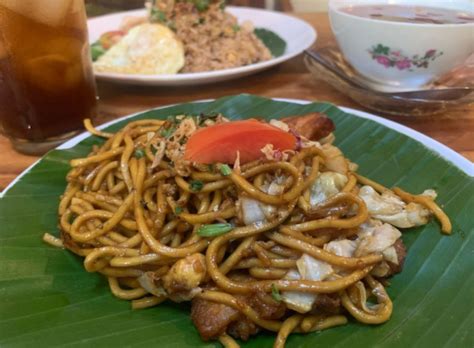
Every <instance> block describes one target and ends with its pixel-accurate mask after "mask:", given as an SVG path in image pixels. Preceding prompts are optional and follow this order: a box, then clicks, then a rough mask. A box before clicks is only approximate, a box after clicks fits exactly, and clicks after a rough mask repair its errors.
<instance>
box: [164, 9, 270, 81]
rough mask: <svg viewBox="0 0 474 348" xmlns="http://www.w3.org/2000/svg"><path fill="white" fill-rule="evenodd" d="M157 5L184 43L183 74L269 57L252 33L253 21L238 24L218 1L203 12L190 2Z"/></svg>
mask: <svg viewBox="0 0 474 348" xmlns="http://www.w3.org/2000/svg"><path fill="white" fill-rule="evenodd" d="M156 6H157V8H158V9H159V11H160V13H162V14H164V15H165V16H166V19H165V21H166V23H167V25H168V26H170V27H172V28H173V29H174V30H175V32H176V35H177V36H178V38H179V39H180V40H181V41H182V42H183V45H184V49H185V65H184V67H183V69H182V70H181V71H180V72H182V73H186V72H187V73H189V72H200V71H211V70H220V69H228V68H234V67H239V66H244V65H248V64H253V63H258V62H262V61H266V60H269V59H271V58H272V54H271V52H270V51H269V49H268V48H267V47H266V46H265V45H264V44H263V42H262V41H261V40H260V39H259V38H258V37H257V36H256V35H255V34H254V27H253V24H252V23H251V22H248V21H247V22H244V23H242V24H240V25H239V23H238V21H237V18H236V17H234V16H233V15H232V14H230V13H228V12H225V11H224V9H223V7H222V6H221V5H220V4H219V3H218V2H216V3H212V4H210V5H209V6H208V7H207V9H206V10H204V11H199V10H198V9H197V8H196V6H195V5H194V4H193V3H191V2H169V1H158V3H157V4H156Z"/></svg>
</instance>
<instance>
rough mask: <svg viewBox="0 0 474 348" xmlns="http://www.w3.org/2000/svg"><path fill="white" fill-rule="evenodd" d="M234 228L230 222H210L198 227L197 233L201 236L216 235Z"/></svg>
mask: <svg viewBox="0 0 474 348" xmlns="http://www.w3.org/2000/svg"><path fill="white" fill-rule="evenodd" d="M233 229H234V226H233V225H232V224H211V225H202V226H201V227H199V229H198V231H197V234H198V236H201V237H217V236H220V235H221V234H224V233H227V232H230V231H232V230H233Z"/></svg>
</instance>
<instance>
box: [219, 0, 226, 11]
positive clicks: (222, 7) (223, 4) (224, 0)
mask: <svg viewBox="0 0 474 348" xmlns="http://www.w3.org/2000/svg"><path fill="white" fill-rule="evenodd" d="M225 6H226V0H221V1H220V4H219V8H220V9H221V10H222V11H224V9H225Z"/></svg>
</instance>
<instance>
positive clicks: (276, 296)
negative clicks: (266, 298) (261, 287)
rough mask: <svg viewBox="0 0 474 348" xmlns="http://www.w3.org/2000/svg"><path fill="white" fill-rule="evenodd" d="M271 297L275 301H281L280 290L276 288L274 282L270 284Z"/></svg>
mask: <svg viewBox="0 0 474 348" xmlns="http://www.w3.org/2000/svg"><path fill="white" fill-rule="evenodd" d="M272 297H273V299H274V300H275V301H277V302H281V294H280V290H278V289H277V287H276V285H275V284H272Z"/></svg>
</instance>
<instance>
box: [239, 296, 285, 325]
mask: <svg viewBox="0 0 474 348" xmlns="http://www.w3.org/2000/svg"><path fill="white" fill-rule="evenodd" d="M242 300H243V301H245V303H247V304H248V305H249V306H250V307H252V308H253V310H254V311H256V312H257V313H258V315H259V316H260V317H261V318H263V319H269V320H272V319H273V320H276V319H280V318H281V317H283V316H284V315H285V312H286V306H285V304H284V303H283V302H277V301H275V300H274V299H273V298H272V297H271V296H270V295H268V294H266V293H264V292H257V293H255V294H252V295H248V296H246V297H243V298H242Z"/></svg>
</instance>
